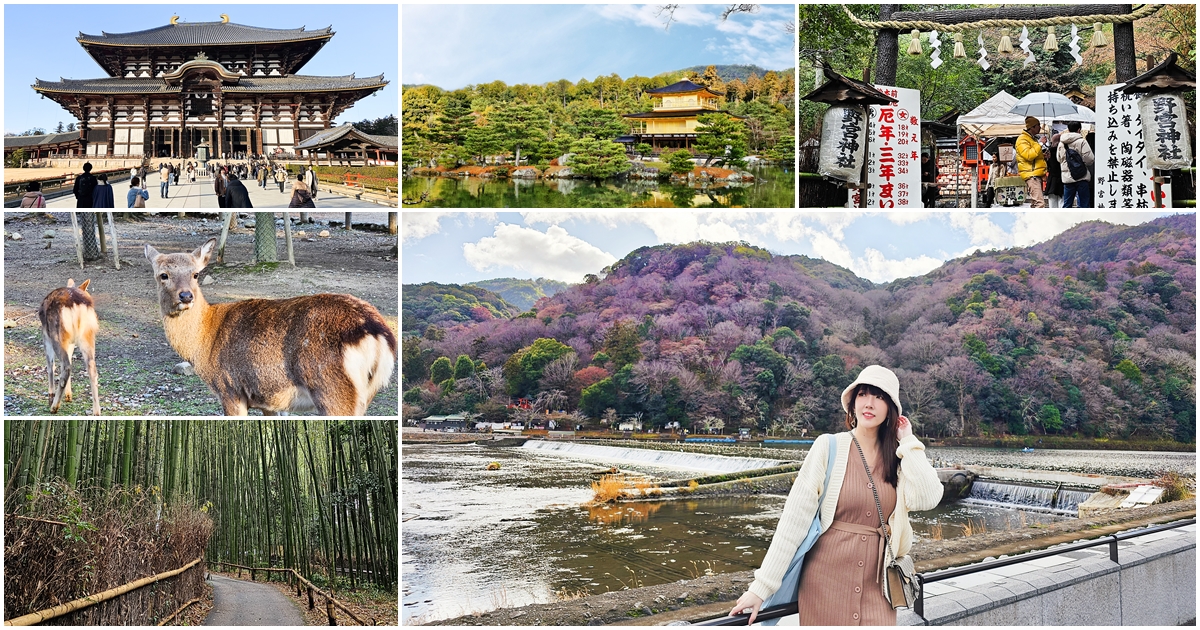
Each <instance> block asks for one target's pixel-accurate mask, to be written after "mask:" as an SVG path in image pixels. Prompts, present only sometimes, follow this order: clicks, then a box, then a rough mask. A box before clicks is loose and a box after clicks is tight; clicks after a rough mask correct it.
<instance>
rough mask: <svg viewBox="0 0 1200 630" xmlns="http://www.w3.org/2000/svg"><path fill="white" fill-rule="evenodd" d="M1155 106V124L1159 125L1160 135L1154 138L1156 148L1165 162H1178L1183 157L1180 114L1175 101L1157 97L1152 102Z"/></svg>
mask: <svg viewBox="0 0 1200 630" xmlns="http://www.w3.org/2000/svg"><path fill="white" fill-rule="evenodd" d="M1151 103H1153V104H1154V122H1156V123H1158V133H1157V134H1156V137H1155V138H1154V144H1155V146H1154V148H1155V150H1156V151H1158V156H1159V158H1160V159H1163V160H1178V159H1180V158H1182V157H1183V152H1182V151H1180V150H1179V140H1180V139H1181V138H1182V137H1183V135H1182V134H1180V133H1179V128H1178V123H1179V114H1177V113H1175V107H1176V103H1175V99H1173V98H1171V97H1169V96H1156V97H1154V99H1153V100H1152V101H1151Z"/></svg>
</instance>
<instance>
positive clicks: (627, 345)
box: [602, 320, 642, 370]
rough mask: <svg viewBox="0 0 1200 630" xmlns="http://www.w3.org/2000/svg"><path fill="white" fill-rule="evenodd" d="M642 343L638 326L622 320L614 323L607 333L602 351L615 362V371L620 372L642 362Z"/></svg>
mask: <svg viewBox="0 0 1200 630" xmlns="http://www.w3.org/2000/svg"><path fill="white" fill-rule="evenodd" d="M641 343H642V338H641V337H639V336H638V333H637V326H636V325H634V324H633V323H632V322H628V321H625V320H621V321H619V322H616V323H614V324H613V325H612V326H611V327H610V328H609V329H608V332H607V333H605V335H604V346H603V347H602V350H603V351H604V353H605V354H606V355H608V357H609V359H610V360H611V361H612V362H613V369H614V370H620V369H621V368H623V367H625V366H627V365H632V364H634V363H637V362H638V361H640V360H641V358H642V351H641V349H640V348H638V346H639V345H641Z"/></svg>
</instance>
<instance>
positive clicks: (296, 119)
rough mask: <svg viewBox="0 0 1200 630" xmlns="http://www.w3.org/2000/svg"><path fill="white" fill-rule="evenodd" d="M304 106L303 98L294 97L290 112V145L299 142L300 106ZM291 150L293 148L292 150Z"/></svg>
mask: <svg viewBox="0 0 1200 630" xmlns="http://www.w3.org/2000/svg"><path fill="white" fill-rule="evenodd" d="M303 106H304V99H303V98H302V97H299V96H298V97H296V103H295V105H294V108H295V109H294V110H293V112H294V113H293V114H292V146H293V147H294V146H296V145H297V144H300V108H301V107H303ZM292 151H293V152H294V151H295V149H293V150H292Z"/></svg>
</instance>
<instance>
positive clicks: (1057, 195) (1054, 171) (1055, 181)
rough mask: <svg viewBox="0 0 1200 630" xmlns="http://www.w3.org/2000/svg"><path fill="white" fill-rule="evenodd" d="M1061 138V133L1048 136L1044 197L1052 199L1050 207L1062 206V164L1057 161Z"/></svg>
mask: <svg viewBox="0 0 1200 630" xmlns="http://www.w3.org/2000/svg"><path fill="white" fill-rule="evenodd" d="M1052 129H1053V127H1052ZM1064 131H1065V129H1064ZM1061 137H1062V132H1061V131H1058V132H1055V134H1054V135H1052V136H1050V149H1049V150H1048V151H1046V196H1047V197H1054V200H1053V204H1054V205H1053V206H1051V207H1057V206H1061V205H1062V203H1061V200H1062V197H1063V180H1062V163H1061V162H1059V161H1058V143H1059V139H1060V138H1061ZM1047 206H1050V204H1047Z"/></svg>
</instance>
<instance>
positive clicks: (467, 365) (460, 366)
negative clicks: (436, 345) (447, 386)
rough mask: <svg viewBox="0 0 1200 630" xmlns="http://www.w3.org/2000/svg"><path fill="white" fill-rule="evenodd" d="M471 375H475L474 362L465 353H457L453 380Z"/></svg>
mask: <svg viewBox="0 0 1200 630" xmlns="http://www.w3.org/2000/svg"><path fill="white" fill-rule="evenodd" d="M472 376H475V362H474V361H472V360H471V357H469V356H467V355H465V354H460V355H458V360H457V361H455V362H454V380H460V379H464V378H471V377H472Z"/></svg>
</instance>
